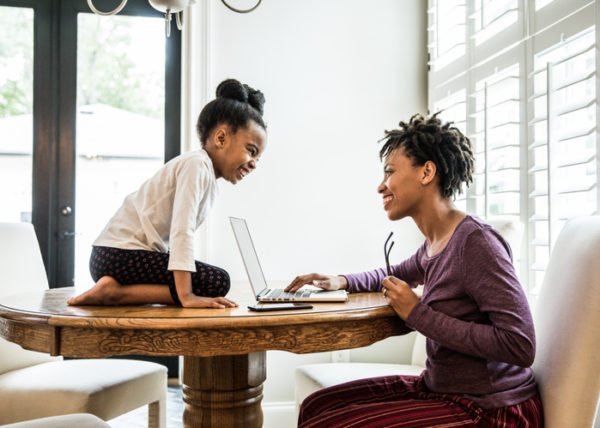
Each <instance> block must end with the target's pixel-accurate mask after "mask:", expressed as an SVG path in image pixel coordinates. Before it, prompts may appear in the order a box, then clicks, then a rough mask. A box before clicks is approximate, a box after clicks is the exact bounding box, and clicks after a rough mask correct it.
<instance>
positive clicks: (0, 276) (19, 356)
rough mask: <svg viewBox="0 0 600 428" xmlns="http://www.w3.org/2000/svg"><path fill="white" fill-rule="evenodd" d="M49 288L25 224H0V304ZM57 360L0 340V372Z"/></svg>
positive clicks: (32, 235)
mask: <svg viewBox="0 0 600 428" xmlns="http://www.w3.org/2000/svg"><path fill="white" fill-rule="evenodd" d="M46 288H48V279H47V278H46V270H45V268H44V262H43V260H42V254H41V252H40V246H39V244H38V241H37V237H36V235H35V231H34V230H33V226H32V225H31V224H27V223H0V303H2V300H3V298H5V297H7V296H9V295H11V294H18V293H24V292H27V291H33V290H43V289H46ZM53 360H56V358H55V357H50V356H49V355H47V354H44V353H41V352H33V351H27V350H25V349H23V348H21V347H20V346H19V345H15V344H14V343H10V342H8V341H6V340H4V339H0V374H2V373H6V372H8V371H11V370H16V369H19V368H23V367H29V366H32V365H34V364H40V363H43V362H47V361H53Z"/></svg>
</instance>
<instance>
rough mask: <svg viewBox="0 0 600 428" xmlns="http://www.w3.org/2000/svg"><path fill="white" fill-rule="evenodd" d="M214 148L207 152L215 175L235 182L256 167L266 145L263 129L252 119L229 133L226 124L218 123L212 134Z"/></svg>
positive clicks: (265, 135)
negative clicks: (244, 125)
mask: <svg viewBox="0 0 600 428" xmlns="http://www.w3.org/2000/svg"><path fill="white" fill-rule="evenodd" d="M213 140H214V144H215V147H216V150H214V151H211V152H212V153H209V154H210V156H211V159H212V161H213V166H214V168H215V176H216V177H217V178H221V177H223V178H224V179H225V180H227V181H229V182H231V183H233V184H236V183H237V182H239V181H240V180H242V179H243V178H244V177H245V176H246V175H248V174H250V173H251V172H252V171H253V170H254V169H255V168H256V162H257V161H258V160H259V158H260V156H261V155H262V153H263V152H264V150H265V149H266V146H267V134H266V132H265V130H264V129H263V128H262V127H261V126H260V125H258V124H257V123H256V122H254V121H252V120H251V121H249V122H248V125H247V126H246V127H239V128H238V129H237V131H236V132H235V133H231V128H230V127H229V126H228V125H220V126H218V127H217V128H216V130H215V132H214V135H213Z"/></svg>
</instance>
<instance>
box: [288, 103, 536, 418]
mask: <svg viewBox="0 0 600 428" xmlns="http://www.w3.org/2000/svg"><path fill="white" fill-rule="evenodd" d="M380 157H381V158H382V159H383V160H384V179H383V182H382V183H381V184H380V185H379V188H378V192H379V193H380V194H381V195H382V197H383V207H384V209H385V211H386V212H387V215H388V217H389V219H390V220H400V219H402V218H404V217H407V216H409V217H411V218H412V219H413V220H414V221H415V223H416V224H417V226H418V227H419V229H420V230H421V232H422V233H423V235H425V237H426V241H425V243H424V244H423V245H422V246H421V247H420V248H419V250H418V251H417V252H416V253H415V254H414V255H413V256H412V257H410V258H409V259H407V260H405V261H404V262H402V263H400V264H398V265H395V266H392V267H391V270H390V274H387V275H386V271H385V270H384V269H377V270H374V271H371V272H364V273H359V274H351V275H343V276H326V275H320V274H309V275H303V276H300V277H297V278H296V279H295V280H294V281H293V282H292V283H291V284H290V285H289V286H288V287H287V288H286V289H287V290H288V291H295V290H297V289H299V288H300V287H302V286H303V285H304V284H308V283H312V284H314V285H316V286H319V287H321V288H324V289H328V290H333V289H340V288H341V289H347V290H348V291H349V292H366V291H383V292H384V294H385V296H386V298H387V300H388V302H389V304H390V306H391V307H392V308H393V309H394V311H395V312H396V313H397V314H398V316H399V317H400V318H402V319H403V320H404V321H405V323H406V325H407V326H408V327H410V328H412V329H414V330H417V331H419V332H421V333H422V334H423V335H425V336H426V337H427V368H426V369H425V370H424V371H423V373H422V374H421V376H418V377H414V376H388V377H382V378H374V379H361V380H358V381H354V382H349V383H346V384H342V385H337V386H333V387H330V388H326V389H323V390H321V391H317V392H315V393H314V394H312V395H310V396H309V397H307V398H306V400H305V401H304V402H303V403H302V407H301V410H300V417H299V426H301V427H317V426H327V427H338V426H339V427H342V426H343V427H349V426H360V427H369V426H386V427H387V426H403V427H405V426H410V427H425V426H426V427H436V426H440V427H441V426H472V427H474V426H477V427H480V426H481V427H483V426H485V427H490V426H493V427H500V426H502V427H513V426H514V427H517V426H528V427H541V426H543V422H542V407H541V401H540V398H539V395H538V392H537V386H536V382H535V378H534V376H533V373H532V371H531V369H530V366H531V364H532V363H533V359H534V356H535V332H534V328H533V321H532V317H531V312H530V309H529V305H528V303H527V299H526V296H525V293H524V292H523V289H522V287H521V285H520V284H519V281H518V279H517V276H516V274H515V271H514V267H513V265H512V255H511V250H510V247H509V245H508V244H507V243H506V241H505V240H504V239H503V238H502V236H500V235H499V234H498V233H497V232H496V231H495V230H493V229H492V228H491V227H490V226H489V225H487V224H485V223H484V222H482V221H481V220H480V219H478V218H476V217H473V216H471V215H468V214H465V213H464V212H461V211H459V210H457V209H456V208H455V207H454V204H453V202H452V198H453V196H454V195H455V194H456V193H457V192H460V191H461V186H462V185H463V183H465V184H467V185H468V184H470V183H471V182H472V175H473V164H474V161H473V151H472V148H471V143H470V141H469V139H468V138H466V137H465V136H464V135H463V134H462V133H461V132H460V131H459V130H458V129H456V128H454V127H451V126H450V124H442V123H441V121H440V120H439V119H438V118H437V115H434V116H432V117H429V118H425V117H423V116H421V115H415V116H413V117H412V118H411V120H410V122H409V123H405V122H401V123H400V129H398V130H394V131H389V132H386V137H385V143H384V145H383V147H382V149H381V151H380ZM419 284H423V285H424V290H423V295H422V297H421V298H420V299H419V297H418V296H417V295H416V294H415V293H414V292H413V291H412V288H413V287H416V286H417V285H419Z"/></svg>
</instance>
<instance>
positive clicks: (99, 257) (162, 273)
mask: <svg viewBox="0 0 600 428" xmlns="http://www.w3.org/2000/svg"><path fill="white" fill-rule="evenodd" d="M168 265H169V254H168V253H161V252H158V251H146V250H122V249H120V248H112V247H100V246H93V247H92V255H91V256H90V273H91V275H92V279H93V280H94V281H98V280H99V279H100V278H102V277H103V276H111V277H113V278H115V280H117V282H119V284H121V285H131V284H163V285H168V286H169V291H170V292H171V297H172V298H173V300H174V301H175V303H176V304H178V305H181V302H180V301H179V297H178V296H177V290H176V288H175V279H174V277H173V272H171V271H170V270H168V269H167V267H168ZM229 287H230V281H229V275H228V274H227V272H226V271H225V270H223V269H221V268H218V267H216V266H211V265H209V264H206V263H202V262H199V261H196V272H192V290H193V292H194V294H196V295H198V296H204V297H222V296H225V295H226V294H227V292H228V291H229Z"/></svg>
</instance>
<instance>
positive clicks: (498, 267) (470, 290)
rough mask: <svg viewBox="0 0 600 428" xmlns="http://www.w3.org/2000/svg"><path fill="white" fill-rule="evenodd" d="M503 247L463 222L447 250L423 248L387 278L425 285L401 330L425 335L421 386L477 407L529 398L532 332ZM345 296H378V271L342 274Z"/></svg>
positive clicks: (475, 223) (493, 235)
mask: <svg viewBox="0 0 600 428" xmlns="http://www.w3.org/2000/svg"><path fill="white" fill-rule="evenodd" d="M511 259H512V256H511V252H510V247H509V246H508V244H507V243H506V241H505V240H504V239H503V238H502V236H501V235H500V234H498V233H497V232H496V231H495V230H494V229H493V228H491V227H490V226H489V225H487V224H485V223H483V222H482V221H481V220H479V219H478V218H476V217H472V216H466V217H465V219H464V220H463V221H462V222H461V223H460V224H459V225H458V226H457V228H456V230H455V231H454V234H453V235H452V237H451V238H450V241H449V242H448V243H447V244H446V247H445V248H444V249H443V250H442V251H441V252H439V253H438V254H435V255H433V256H431V257H429V256H428V255H427V243H424V244H423V245H422V246H421V247H420V248H419V250H418V251H417V252H416V253H415V254H414V255H413V256H412V257H411V258H409V259H407V260H406V261H404V262H403V263H400V264H399V265H395V266H393V268H392V275H393V276H395V277H397V278H400V279H402V280H403V281H405V282H407V283H408V284H409V285H410V286H411V287H416V286H417V285H419V284H423V285H424V289H423V296H422V297H421V301H420V302H419V303H418V304H417V306H415V308H414V309H413V310H412V311H411V313H410V315H409V316H408V318H407V320H406V325H407V326H408V327H410V328H412V329H414V330H417V331H419V332H421V333H422V334H423V335H425V336H426V337H427V368H426V370H425V374H424V376H425V383H426V384H427V386H428V388H430V389H431V390H432V391H435V392H442V393H444V392H447V393H457V394H461V395H463V396H465V397H467V398H470V399H472V400H473V401H475V402H476V403H477V404H479V405H480V406H481V407H483V408H484V409H490V408H497V407H504V406H509V405H512V404H517V403H520V402H522V401H524V400H526V399H528V398H530V397H532V396H533V395H535V394H536V392H537V389H536V383H535V378H534V376H533V372H532V371H531V369H530V368H529V367H530V366H531V364H532V363H533V359H534V356H535V332H534V327H533V320H532V317H531V312H530V309H529V305H528V303H527V298H526V296H525V293H524V292H523V288H522V287H521V285H520V283H519V280H518V279H517V276H516V274H515V271H514V267H513V265H512V260H511ZM345 276H346V278H347V279H348V291H350V292H365V291H381V282H382V281H383V279H384V278H385V276H386V273H385V270H384V269H377V270H374V271H370V272H364V273H358V274H351V275H345Z"/></svg>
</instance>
